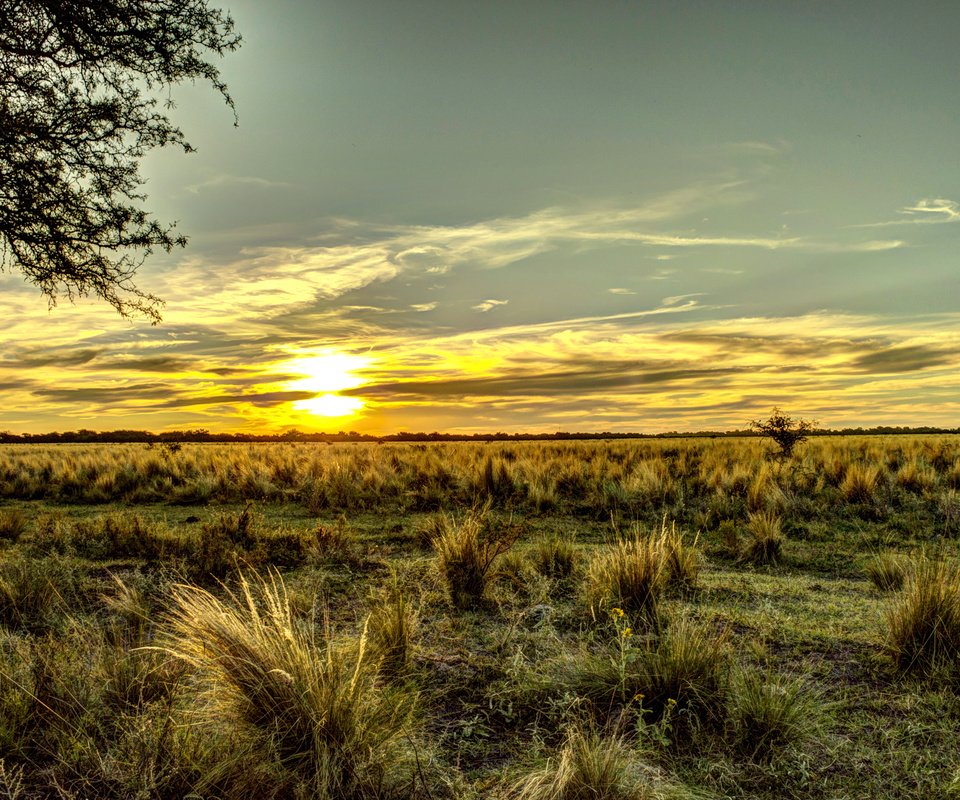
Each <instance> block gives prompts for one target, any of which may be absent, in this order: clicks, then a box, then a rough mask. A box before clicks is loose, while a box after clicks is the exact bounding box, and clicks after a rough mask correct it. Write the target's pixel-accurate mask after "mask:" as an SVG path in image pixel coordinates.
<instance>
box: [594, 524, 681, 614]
mask: <svg viewBox="0 0 960 800" xmlns="http://www.w3.org/2000/svg"><path fill="white" fill-rule="evenodd" d="M666 577H667V576H666V570H665V565H664V559H663V552H662V549H661V548H660V547H659V546H658V542H657V540H656V539H654V538H653V537H644V538H641V537H640V536H635V537H634V538H631V539H620V540H619V541H617V542H616V543H615V544H613V545H610V546H608V547H607V548H606V549H605V550H604V551H603V552H601V553H599V554H598V555H596V556H594V558H593V560H592V561H591V562H590V566H589V568H588V570H587V578H586V586H585V591H586V594H587V599H588V602H589V603H590V607H591V609H593V610H594V614H595V615H596V613H597V612H598V611H602V610H603V609H608V608H611V607H617V608H622V609H623V610H624V611H626V612H627V613H628V614H630V615H631V616H632V617H636V619H637V621H638V623H640V624H643V625H645V626H648V627H654V628H655V627H656V626H657V624H658V623H657V619H658V603H659V599H660V596H661V595H662V594H663V590H664V586H665V579H666Z"/></svg>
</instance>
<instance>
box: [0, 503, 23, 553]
mask: <svg viewBox="0 0 960 800" xmlns="http://www.w3.org/2000/svg"><path fill="white" fill-rule="evenodd" d="M26 527H27V515H26V514H24V513H23V512H22V511H21V510H20V509H19V508H0V541H5V542H13V543H14V544H16V542H17V540H18V539H19V538H20V536H21V535H22V534H23V532H24V530H26Z"/></svg>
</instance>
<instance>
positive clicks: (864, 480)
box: [840, 464, 880, 503]
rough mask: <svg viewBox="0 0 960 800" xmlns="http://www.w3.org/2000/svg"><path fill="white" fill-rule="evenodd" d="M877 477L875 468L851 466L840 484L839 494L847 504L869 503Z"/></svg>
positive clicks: (877, 473) (858, 465)
mask: <svg viewBox="0 0 960 800" xmlns="http://www.w3.org/2000/svg"><path fill="white" fill-rule="evenodd" d="M879 475H880V470H879V469H878V468H877V467H874V466H865V465H863V464H851V465H850V466H849V467H848V468H847V471H846V474H845V475H844V476H843V480H842V481H841V483H840V492H841V494H843V496H844V498H845V499H846V501H847V502H848V503H869V502H871V501H872V500H873V493H874V489H875V488H876V486H877V482H878V479H879Z"/></svg>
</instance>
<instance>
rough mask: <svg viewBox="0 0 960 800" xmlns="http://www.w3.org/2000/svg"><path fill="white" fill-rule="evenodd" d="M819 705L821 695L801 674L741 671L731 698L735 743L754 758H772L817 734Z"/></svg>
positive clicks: (730, 705) (729, 706)
mask: <svg viewBox="0 0 960 800" xmlns="http://www.w3.org/2000/svg"><path fill="white" fill-rule="evenodd" d="M819 709H820V701H819V698H818V697H817V696H816V695H815V694H814V693H813V692H812V691H811V690H810V688H809V687H808V685H807V683H806V681H804V680H802V679H800V678H794V677H786V676H783V675H761V674H760V673H758V672H755V671H742V672H740V673H739V674H738V675H737V676H736V678H735V680H734V681H733V682H732V687H731V691H730V697H729V701H728V713H729V721H730V729H731V731H732V736H733V743H734V746H735V747H736V749H737V750H739V751H740V752H741V753H743V754H744V755H745V756H746V757H747V758H749V759H751V760H753V761H759V762H770V761H773V760H774V759H775V758H776V756H778V755H780V754H782V753H783V752H785V751H787V750H789V749H791V748H793V747H796V746H798V745H800V744H802V743H803V742H805V741H807V740H809V739H811V738H812V737H813V736H814V735H815V733H816V731H817V730H818V729H819V727H820V711H819Z"/></svg>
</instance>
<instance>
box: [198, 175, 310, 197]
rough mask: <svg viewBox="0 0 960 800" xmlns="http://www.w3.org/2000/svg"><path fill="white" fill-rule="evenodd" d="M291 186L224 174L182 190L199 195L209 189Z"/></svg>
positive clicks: (283, 182)
mask: <svg viewBox="0 0 960 800" xmlns="http://www.w3.org/2000/svg"><path fill="white" fill-rule="evenodd" d="M291 185H292V184H289V183H286V182H285V181H271V180H268V179H267V178H258V177H256V176H254V175H230V174H227V173H225V172H224V173H219V174H216V175H210V176H209V177H207V178H204V179H203V180H201V181H197V182H196V183H191V184H188V185H186V186H184V187H183V188H184V191H186V192H189V193H190V194H200V193H201V192H204V191H207V190H210V189H235V188H238V187H239V188H245V189H288V188H290V187H291Z"/></svg>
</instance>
